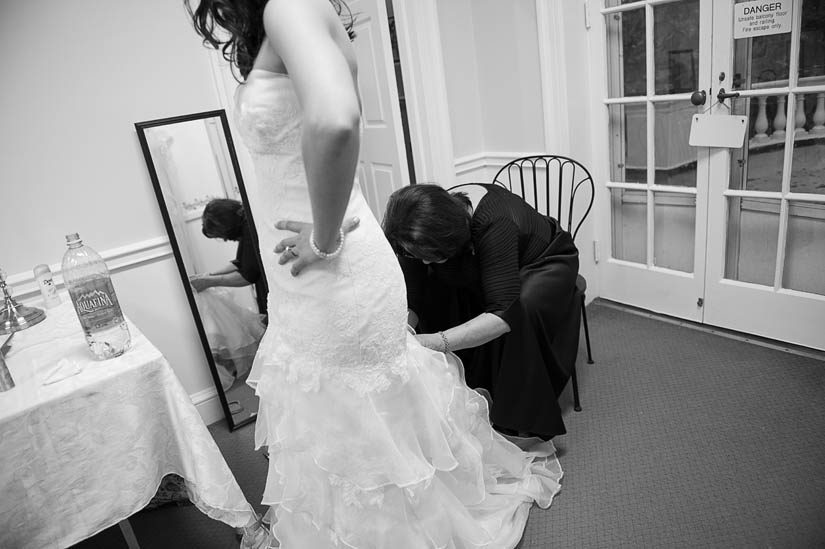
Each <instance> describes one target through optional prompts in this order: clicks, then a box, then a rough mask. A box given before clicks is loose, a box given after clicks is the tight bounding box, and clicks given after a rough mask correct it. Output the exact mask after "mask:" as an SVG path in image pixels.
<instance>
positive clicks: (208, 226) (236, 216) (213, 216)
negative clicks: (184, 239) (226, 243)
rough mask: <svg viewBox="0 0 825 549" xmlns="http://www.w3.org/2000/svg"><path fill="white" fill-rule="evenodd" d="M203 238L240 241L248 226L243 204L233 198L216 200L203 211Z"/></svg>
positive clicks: (210, 202)
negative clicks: (245, 227)
mask: <svg viewBox="0 0 825 549" xmlns="http://www.w3.org/2000/svg"><path fill="white" fill-rule="evenodd" d="M201 223H202V225H203V226H202V229H201V231H202V232H203V236H205V237H206V238H225V239H226V240H240V238H241V234H242V233H243V228H244V225H245V224H246V212H245V211H244V208H243V204H241V203H240V202H239V201H238V200H233V199H232V198H214V199H212V200H210V201H209V203H208V204H207V205H206V207H205V208H204V209H203V216H202V217H201Z"/></svg>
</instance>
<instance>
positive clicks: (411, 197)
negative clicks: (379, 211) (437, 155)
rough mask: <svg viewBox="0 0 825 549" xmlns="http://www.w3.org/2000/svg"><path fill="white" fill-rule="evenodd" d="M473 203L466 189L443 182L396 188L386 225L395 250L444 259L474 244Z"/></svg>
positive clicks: (386, 233) (385, 215) (385, 218)
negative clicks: (453, 189) (451, 189)
mask: <svg viewBox="0 0 825 549" xmlns="http://www.w3.org/2000/svg"><path fill="white" fill-rule="evenodd" d="M471 207H472V203H471V202H470V199H469V198H468V197H467V194H466V193H462V192H455V193H450V192H449V191H447V190H446V189H444V188H443V187H441V186H439V185H432V184H419V185H410V186H408V187H403V188H401V189H398V190H397V191H395V192H393V193H392V194H391V195H390V198H389V200H388V201H387V210H386V213H385V214H384V221H383V222H382V227H383V229H384V235H385V236H386V237H387V240H389V242H390V245H391V246H392V248H393V250H395V253H396V254H398V255H401V256H409V255H411V256H413V257H415V258H416V259H423V260H425V261H441V260H444V259H450V258H452V257H455V256H457V255H459V254H460V253H462V252H463V251H464V250H466V249H467V248H468V247H469V246H470V238H471V235H470V221H471V219H472V216H471V214H470V210H469V208H471Z"/></svg>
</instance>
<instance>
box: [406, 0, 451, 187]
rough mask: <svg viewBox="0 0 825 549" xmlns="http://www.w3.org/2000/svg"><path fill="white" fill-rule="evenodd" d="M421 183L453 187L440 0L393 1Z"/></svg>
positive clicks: (413, 148)
mask: <svg viewBox="0 0 825 549" xmlns="http://www.w3.org/2000/svg"><path fill="white" fill-rule="evenodd" d="M392 3H393V11H394V14H395V29H396V35H397V38H398V50H399V54H400V56H401V73H402V76H403V78H404V96H405V98H406V101H407V119H408V122H409V128H410V140H411V142H412V143H411V145H412V151H413V164H414V166H415V176H416V179H418V181H435V182H438V183H439V184H440V185H442V186H444V187H451V186H453V185H454V184H455V179H456V177H455V175H456V174H455V158H454V153H453V137H452V129H451V127H450V111H449V106H448V104H447V83H446V80H445V78H444V58H443V55H442V48H441V34H440V31H439V23H438V9H437V7H436V0H392Z"/></svg>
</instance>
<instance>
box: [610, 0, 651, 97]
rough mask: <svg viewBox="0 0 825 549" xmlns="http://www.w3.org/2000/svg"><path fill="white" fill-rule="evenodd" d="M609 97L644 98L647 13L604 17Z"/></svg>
mask: <svg viewBox="0 0 825 549" xmlns="http://www.w3.org/2000/svg"><path fill="white" fill-rule="evenodd" d="M605 26H606V27H607V65H608V86H607V88H608V94H609V97H626V96H631V95H645V94H646V93H647V92H646V90H647V76H646V75H647V72H646V70H645V11H644V9H635V10H629V11H623V12H621V13H608V14H606V15H605Z"/></svg>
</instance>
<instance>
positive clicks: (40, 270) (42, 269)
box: [34, 263, 52, 276]
mask: <svg viewBox="0 0 825 549" xmlns="http://www.w3.org/2000/svg"><path fill="white" fill-rule="evenodd" d="M51 272H52V271H51V269H49V266H48V265H46V264H45V263H41V264H40V265H37V266H35V268H34V276H37V275H41V274H49V273H51Z"/></svg>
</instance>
